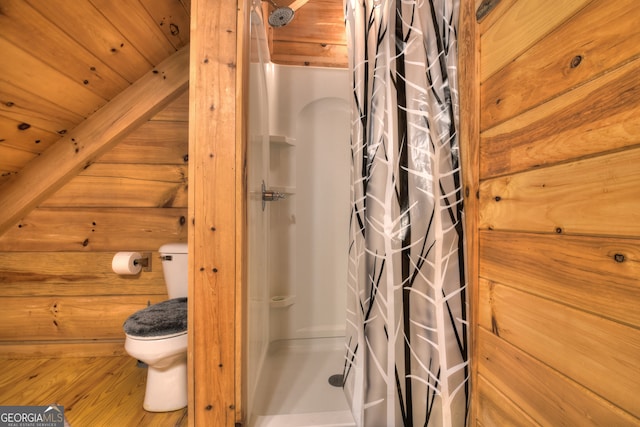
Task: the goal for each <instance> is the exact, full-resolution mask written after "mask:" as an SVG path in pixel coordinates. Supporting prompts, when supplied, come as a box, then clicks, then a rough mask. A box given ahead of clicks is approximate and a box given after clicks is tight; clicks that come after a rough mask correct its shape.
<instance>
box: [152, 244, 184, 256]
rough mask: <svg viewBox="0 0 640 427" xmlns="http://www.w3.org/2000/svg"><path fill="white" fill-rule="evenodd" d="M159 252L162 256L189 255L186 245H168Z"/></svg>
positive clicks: (163, 246)
mask: <svg viewBox="0 0 640 427" xmlns="http://www.w3.org/2000/svg"><path fill="white" fill-rule="evenodd" d="M158 252H160V253H161V254H186V253H187V244H186V243H167V244H164V245H162V246H160V249H158Z"/></svg>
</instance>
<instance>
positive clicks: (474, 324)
mask: <svg viewBox="0 0 640 427" xmlns="http://www.w3.org/2000/svg"><path fill="white" fill-rule="evenodd" d="M474 7H475V5H474V2H473V1H462V2H460V21H459V25H460V28H459V29H458V34H459V39H458V45H459V46H460V47H459V49H458V55H459V57H458V75H459V76H460V77H459V90H458V93H459V94H460V117H462V118H463V120H460V123H461V125H460V164H461V166H462V167H461V169H462V182H463V187H464V212H465V224H464V226H465V239H466V251H465V252H466V259H465V262H466V272H467V286H468V293H467V296H468V303H467V306H468V307H470V309H469V311H470V319H469V320H470V325H471V327H470V345H469V347H470V349H471V351H470V354H469V356H470V358H471V369H470V371H471V381H470V383H471V409H470V412H471V417H470V420H471V423H470V425H472V426H476V425H477V424H478V423H477V420H476V417H477V414H478V408H479V406H478V385H477V384H478V381H477V380H478V368H477V367H478V357H476V356H477V333H478V317H479V313H478V299H479V293H478V289H479V285H478V282H479V268H480V267H479V265H480V264H479V240H478V221H479V218H478V202H479V200H478V196H477V193H478V191H479V188H480V182H479V181H480V178H479V170H480V151H479V145H480V118H479V117H480V114H479V113H480V82H479V81H478V76H479V75H480V70H479V66H480V50H479V48H480V33H479V26H478V24H477V23H476V19H475V11H474ZM487 19H489V18H487Z"/></svg>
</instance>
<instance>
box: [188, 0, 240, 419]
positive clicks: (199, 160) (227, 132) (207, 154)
mask: <svg viewBox="0 0 640 427" xmlns="http://www.w3.org/2000/svg"><path fill="white" fill-rule="evenodd" d="M245 3H246V2H245V1H244V0H237V1H219V0H192V2H191V8H192V9H191V17H192V21H191V50H190V55H191V57H190V88H189V218H190V223H189V227H190V228H189V352H188V361H189V424H190V425H191V426H194V425H195V426H216V427H218V426H219V427H224V426H233V425H235V423H236V421H240V420H241V411H240V403H241V399H239V398H238V396H240V393H241V391H240V390H238V387H239V384H240V382H239V380H238V378H239V375H240V374H239V372H240V368H241V366H240V364H239V363H238V360H240V359H239V356H238V355H240V354H241V348H240V346H241V344H242V340H241V339H239V338H238V334H241V328H240V325H239V322H238V319H239V318H241V317H240V316H242V310H241V306H240V305H238V301H239V296H240V291H241V286H240V284H241V282H242V279H243V278H242V277H241V276H242V274H241V272H242V268H243V267H242V257H241V256H239V254H241V253H242V251H243V250H244V243H243V241H244V240H243V239H244V238H243V235H244V224H243V221H242V216H241V213H242V212H243V209H244V208H243V206H244V187H243V186H244V184H243V179H244V178H243V177H244V175H243V169H244V167H243V165H244V149H243V148H242V147H243V146H244V141H243V139H244V132H242V131H241V129H242V126H243V121H242V118H241V117H242V115H241V114H240V115H239V114H238V111H242V108H243V104H244V103H243V102H242V101H241V100H242V91H243V85H242V78H241V76H242V75H243V73H244V63H243V62H242V61H241V60H240V61H239V58H240V59H241V58H242V52H241V51H242V50H244V49H243V48H242V47H240V48H239V46H242V44H240V45H239V41H240V40H242V37H243V36H242V35H240V34H239V32H244V31H248V28H244V24H243V23H244V22H245V19H244V16H245V14H246V12H245V9H246V6H245ZM239 16H242V17H243V18H242V19H240V18H239ZM239 51H240V52H239ZM239 215H240V216H239Z"/></svg>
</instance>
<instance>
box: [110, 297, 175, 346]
mask: <svg viewBox="0 0 640 427" xmlns="http://www.w3.org/2000/svg"><path fill="white" fill-rule="evenodd" d="M123 328H124V332H125V334H126V335H127V336H128V337H129V338H131V339H135V340H144V341H146V340H161V339H167V338H172V337H176V336H179V335H183V334H186V333H187V298H173V299H170V300H167V301H163V302H160V303H158V304H154V305H150V306H149V307H146V308H144V309H142V310H139V311H136V312H135V313H133V314H132V315H131V316H129V318H127V320H126V321H125V322H124V325H123Z"/></svg>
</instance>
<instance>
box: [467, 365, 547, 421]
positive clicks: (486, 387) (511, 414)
mask: <svg viewBox="0 0 640 427" xmlns="http://www.w3.org/2000/svg"><path fill="white" fill-rule="evenodd" d="M477 378H478V379H477V384H476V387H477V389H478V400H477V401H475V402H473V404H474V405H477V408H478V418H481V419H482V423H481V424H480V425H482V426H485V427H504V426H522V427H529V426H530V427H534V426H539V425H540V424H538V423H536V422H535V421H534V420H533V419H532V418H531V417H529V416H528V415H527V414H526V413H525V412H523V411H522V410H521V409H520V408H518V407H517V406H516V404H515V403H513V402H512V401H511V400H509V398H508V397H507V396H505V395H504V394H502V393H500V391H499V390H498V389H497V388H496V387H494V386H493V385H492V384H491V383H490V382H489V381H487V380H486V379H485V378H484V377H483V376H480V375H478V376H477Z"/></svg>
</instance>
